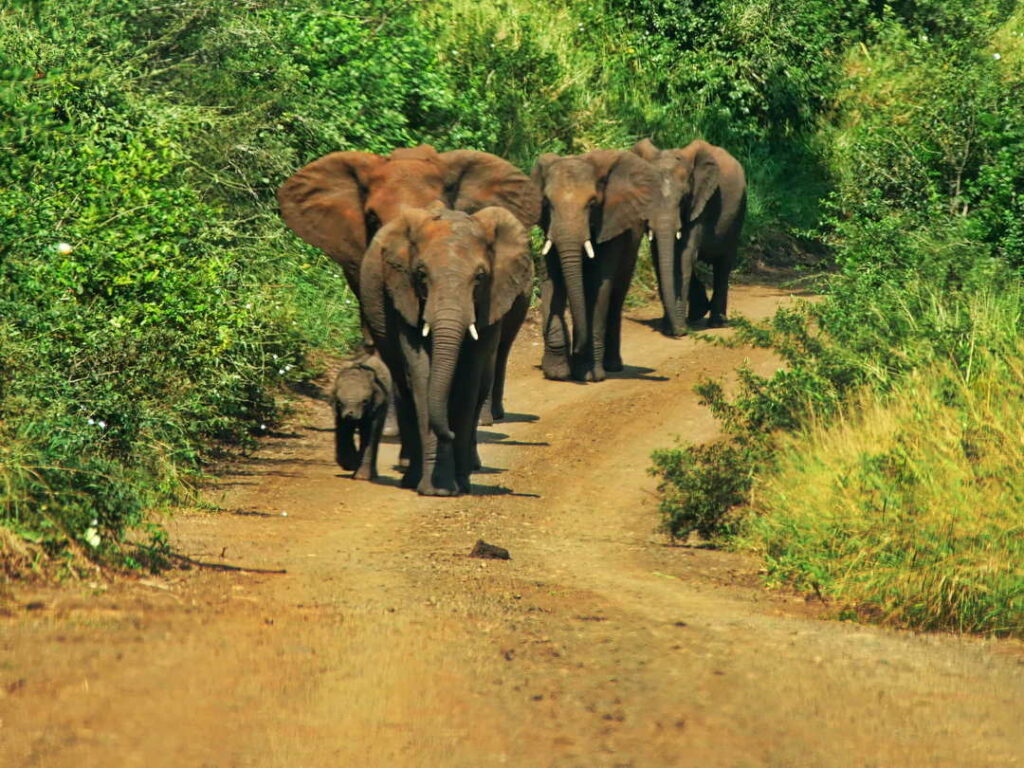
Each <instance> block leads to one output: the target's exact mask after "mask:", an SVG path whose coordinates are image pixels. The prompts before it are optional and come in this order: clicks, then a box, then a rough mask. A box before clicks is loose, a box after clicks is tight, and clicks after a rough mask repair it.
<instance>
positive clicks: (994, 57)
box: [992, 53, 1003, 61]
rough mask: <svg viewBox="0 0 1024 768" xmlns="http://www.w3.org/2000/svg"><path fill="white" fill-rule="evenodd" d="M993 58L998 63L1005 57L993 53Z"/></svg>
mask: <svg viewBox="0 0 1024 768" xmlns="http://www.w3.org/2000/svg"><path fill="white" fill-rule="evenodd" d="M992 58H993V59H995V60H996V61H999V60H1000V59H1001V58H1003V57H1002V56H1001V55H1000V54H998V53H993V54H992Z"/></svg>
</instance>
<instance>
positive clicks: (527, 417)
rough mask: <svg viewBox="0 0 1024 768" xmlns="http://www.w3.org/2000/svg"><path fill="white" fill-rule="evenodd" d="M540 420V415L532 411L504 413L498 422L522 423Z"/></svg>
mask: <svg viewBox="0 0 1024 768" xmlns="http://www.w3.org/2000/svg"><path fill="white" fill-rule="evenodd" d="M534 421H540V416H537V415H536V414H533V413H506V414H505V415H504V416H503V417H502V419H501V421H500V422H499V423H501V424H522V423H530V422H534Z"/></svg>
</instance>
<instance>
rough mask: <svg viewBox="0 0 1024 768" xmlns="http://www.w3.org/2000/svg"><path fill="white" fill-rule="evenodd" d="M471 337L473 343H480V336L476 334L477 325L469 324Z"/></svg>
mask: <svg viewBox="0 0 1024 768" xmlns="http://www.w3.org/2000/svg"><path fill="white" fill-rule="evenodd" d="M469 335H470V336H472V337H473V341H480V334H478V333H477V332H476V323H470V324H469Z"/></svg>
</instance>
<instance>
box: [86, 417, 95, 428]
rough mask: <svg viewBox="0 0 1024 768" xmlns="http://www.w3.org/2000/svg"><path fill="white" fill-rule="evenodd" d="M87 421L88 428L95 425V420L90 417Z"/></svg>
mask: <svg viewBox="0 0 1024 768" xmlns="http://www.w3.org/2000/svg"><path fill="white" fill-rule="evenodd" d="M88 421H89V426H90V427H91V426H92V425H93V424H95V423H96V419H94V418H92V417H91V416H90V417H89V419H88Z"/></svg>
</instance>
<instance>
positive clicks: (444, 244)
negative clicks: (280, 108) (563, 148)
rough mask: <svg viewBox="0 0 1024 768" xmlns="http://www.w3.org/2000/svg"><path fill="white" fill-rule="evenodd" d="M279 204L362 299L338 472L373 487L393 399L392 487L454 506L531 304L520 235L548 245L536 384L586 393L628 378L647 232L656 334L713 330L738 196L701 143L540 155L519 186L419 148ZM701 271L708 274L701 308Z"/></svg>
mask: <svg viewBox="0 0 1024 768" xmlns="http://www.w3.org/2000/svg"><path fill="white" fill-rule="evenodd" d="M278 201H279V203H280V208H281V213H282V216H283V218H284V221H285V223H286V224H287V225H288V226H289V227H290V228H291V229H292V230H293V231H294V232H295V233H296V234H297V235H299V237H301V238H302V239H303V240H305V241H306V242H308V243H310V244H312V245H314V246H316V247H318V248H320V249H321V250H323V251H324V252H325V253H327V254H328V255H329V256H330V257H331V258H333V259H334V260H335V261H337V262H338V263H339V264H340V266H341V268H342V270H343V272H344V274H345V277H346V279H347V280H348V283H349V286H350V287H351V289H352V291H353V293H354V294H355V295H356V296H357V297H358V298H359V303H360V308H361V313H362V323H363V334H364V337H365V341H366V346H367V349H368V352H367V354H365V355H364V356H363V357H362V358H360V359H358V360H353V361H350V362H348V363H346V364H345V365H344V366H343V367H342V370H341V371H340V372H339V374H338V378H337V380H336V382H335V386H334V390H333V393H332V400H333V402H334V407H335V418H336V426H337V443H336V444H337V460H338V463H339V464H341V465H342V466H343V467H345V468H346V469H350V470H355V477H357V478H360V479H373V477H375V475H376V469H375V466H376V453H377V443H378V442H379V440H380V436H381V433H382V430H383V425H384V419H385V413H386V411H387V402H388V399H389V393H392V396H393V398H394V402H395V405H396V411H397V420H398V429H399V434H400V436H401V443H402V453H401V456H402V459H401V461H402V464H403V465H404V467H405V472H404V476H403V478H402V486H403V487H406V488H416V489H417V490H418V491H419V493H421V494H424V495H435V496H454V495H458V494H460V493H469V492H470V481H469V478H470V474H471V473H472V472H473V471H474V470H476V469H479V468H480V460H479V456H478V454H477V446H476V438H477V435H476V430H477V424H480V423H483V424H489V423H491V422H492V421H493V420H495V419H499V420H500V419H501V418H502V417H503V416H504V408H503V389H504V382H505V367H506V364H507V362H508V356H509V352H510V350H511V347H512V344H513V342H514V340H515V338H516V335H517V333H518V332H519V329H520V327H521V326H522V323H523V320H524V319H525V317H526V313H527V309H528V308H529V303H530V296H531V292H532V289H533V277H534V274H533V273H534V260H533V256H532V254H531V249H530V237H529V233H530V229H531V228H532V227H533V226H535V225H540V227H541V228H542V230H543V231H544V233H545V235H546V239H545V241H544V245H543V247H542V249H541V256H542V257H543V266H544V271H545V272H546V274H545V275H544V278H543V281H542V287H541V299H542V320H543V334H544V352H543V357H542V359H541V369H542V371H543V373H544V376H545V377H547V378H549V379H556V380H568V379H576V380H579V381H593V382H598V381H602V380H603V379H604V378H605V375H606V372H608V371H621V370H622V368H623V364H622V350H621V327H622V306H623V302H624V301H625V297H626V293H627V291H628V289H629V284H630V281H631V279H632V276H633V270H634V267H635V265H636V258H637V252H638V250H639V246H640V241H641V238H642V237H643V236H644V233H645V232H646V233H647V235H648V237H650V239H651V253H652V257H653V259H654V264H655V271H656V273H657V277H658V286H659V291H660V296H661V300H662V304H663V306H664V310H665V316H664V320H663V327H664V330H665V332H666V333H668V334H670V335H673V336H679V335H682V334H685V333H686V323H687V321H690V322H694V321H696V320H699V319H701V318H703V317H704V316H705V315H708V313H710V318H709V321H708V322H709V325H712V326H716V325H721V324H723V323H724V322H725V316H726V305H727V296H728V278H729V272H730V270H731V269H732V266H733V263H734V261H735V256H736V249H737V244H738V239H739V233H740V228H741V226H742V224H743V218H744V214H745V209H746V182H745V179H744V173H743V169H742V167H741V166H740V164H739V163H738V162H737V161H736V160H735V159H734V158H733V157H732V156H731V155H730V154H729V153H728V152H726V151H725V150H723V149H721V148H719V147H715V146H712V145H710V144H708V143H706V142H703V141H695V142H693V143H692V144H690V145H689V146H687V147H685V148H684V149H666V150H659V149H658V148H657V147H655V146H654V144H653V143H652V142H651V141H650V140H646V139H645V140H643V141H641V142H639V143H637V144H636V145H635V146H634V147H633V149H632V150H629V151H627V150H595V151H592V152H588V153H586V154H582V155H574V156H568V157H560V156H558V155H554V154H544V155H541V157H540V158H538V160H537V162H536V164H535V166H534V168H533V173H532V174H531V175H530V176H527V175H526V174H525V173H523V172H522V171H520V170H519V169H518V168H516V167H515V166H514V165H512V164H511V163H509V162H508V161H506V160H503V159H502V158H500V157H497V156H495V155H492V154H488V153H486V152H477V151H473V150H455V151H451V152H437V151H436V150H435V149H434V148H433V147H430V146H427V145H422V146H419V147H415V148H408V149H405V148H403V149H396V150H394V151H393V152H392V153H391V154H390V155H388V156H386V157H382V156H380V155H376V154H372V153H368V152H334V153H331V154H329V155H326V156H324V157H322V158H320V159H319V160H316V161H314V162H312V163H310V164H309V165H307V166H305V167H304V168H302V169H300V170H299V171H297V172H296V173H295V174H294V175H293V176H292V177H291V178H289V179H288V180H287V181H285V182H284V184H283V185H282V186H281V188H280V189H279V190H278ZM697 259H701V260H703V261H706V262H709V263H710V264H711V265H712V269H713V275H714V284H713V286H712V294H711V298H710V301H709V299H708V297H707V294H706V290H705V288H704V286H703V285H702V284H701V282H700V280H699V279H698V278H697V276H696V275H695V274H694V265H695V262H696V260H697ZM567 309H568V314H569V318H570V319H571V321H572V326H571V331H570V327H569V325H568V323H567V322H566V310H567ZM356 430H358V431H359V435H360V447H359V449H358V450H357V449H356V448H355V445H354V433H355V431H356Z"/></svg>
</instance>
